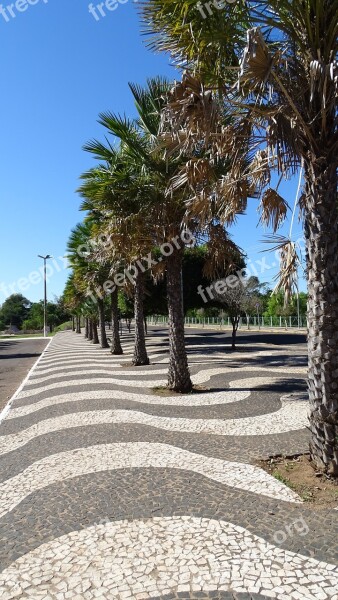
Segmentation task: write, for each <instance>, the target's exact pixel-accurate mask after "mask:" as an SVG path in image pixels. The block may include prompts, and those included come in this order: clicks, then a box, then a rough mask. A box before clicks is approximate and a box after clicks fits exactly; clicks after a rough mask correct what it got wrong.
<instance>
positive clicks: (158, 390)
mask: <svg viewBox="0 0 338 600" xmlns="http://www.w3.org/2000/svg"><path fill="white" fill-rule="evenodd" d="M145 383H146V382H145ZM151 391H152V392H153V394H155V396H166V397H170V396H182V392H174V390H169V389H168V388H167V387H165V386H158V387H154V388H152V390H151ZM210 391H211V389H210V388H206V387H203V385H194V387H193V389H192V391H191V392H189V393H190V394H205V392H210Z"/></svg>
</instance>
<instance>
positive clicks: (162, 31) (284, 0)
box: [143, 0, 338, 476]
mask: <svg viewBox="0 0 338 600" xmlns="http://www.w3.org/2000/svg"><path fill="white" fill-rule="evenodd" d="M197 4H198V3H197V0H196V1H195V0H149V1H148V2H145V4H144V6H143V17H144V21H145V22H146V26H147V30H148V31H151V32H152V33H153V34H155V37H153V38H152V45H153V46H154V47H157V48H160V49H165V50H170V51H172V52H173V54H174V56H175V58H176V59H178V60H182V61H184V62H185V64H186V65H188V66H189V67H190V68H191V69H192V70H193V72H194V74H198V75H199V76H201V77H202V80H203V81H205V83H206V85H207V86H210V87H211V88H212V89H213V90H214V91H216V90H218V91H219V93H220V100H219V101H220V102H221V103H222V105H223V106H227V107H230V109H231V110H232V112H233V115H234V117H235V119H236V124H237V125H236V126H235V127H233V126H232V127H231V126H228V127H227V126H226V127H224V128H221V130H220V129H219V128H218V129H216V131H215V138H214V139H215V141H216V139H218V140H219V148H218V153H220V154H221V155H222V156H229V157H230V158H231V146H232V151H235V152H234V155H235V157H236V161H232V167H233V169H232V172H233V174H234V175H235V174H236V173H238V172H239V170H238V169H239V166H240V167H241V171H242V165H241V164H240V163H241V160H240V156H239V155H238V152H236V148H240V149H241V148H242V147H243V143H245V141H246V143H247V144H248V148H250V149H251V150H252V164H251V168H250V169H248V171H247V173H248V176H249V177H250V176H251V177H252V181H253V182H254V183H256V184H258V185H259V186H260V187H261V192H262V202H261V211H262V216H263V219H264V220H269V219H272V221H273V223H274V229H276V228H277V226H278V225H279V224H280V222H281V220H282V219H283V217H284V216H285V214H286V210H287V207H286V204H285V202H284V200H283V198H281V197H280V195H279V194H278V191H276V190H274V189H271V188H270V174H271V172H272V171H277V172H279V173H280V174H281V175H282V176H284V177H289V176H291V175H293V174H294V173H295V172H296V171H297V170H298V169H299V168H300V165H301V164H303V165H304V180H305V185H304V193H303V195H302V197H301V202H300V206H301V209H302V212H303V217H304V229H305V237H306V244H307V278H308V292H309V294H308V295H309V300H308V323H309V332H308V333H309V335H308V340H309V342H308V348H309V380H308V381H309V384H308V388H309V399H310V407H311V415H310V424H311V433H312V438H311V443H310V452H311V457H312V459H313V461H314V463H315V464H316V466H317V467H318V468H321V469H323V470H324V471H325V472H327V473H328V474H331V475H334V476H338V401H337V390H338V333H337V316H338V270H337V265H336V262H337V254H338V202H337V156H338V152H337V150H338V135H337V105H336V99H337V83H338V74H337V62H336V57H337V51H338V41H337V33H338V18H337V16H338V0H321V1H320V2H319V1H318V0H302V1H300V0H269V1H268V0H265V1H263V0H262V1H257V2H250V1H246V2H244V1H240V0H239V1H238V2H237V3H235V4H229V5H226V4H225V5H224V6H223V8H220V9H219V10H217V9H216V8H215V10H213V14H212V15H210V18H209V17H208V18H206V19H204V18H203V16H201V13H200V11H198V10H197ZM208 5H209V8H210V5H211V3H208ZM179 111H180V108H179V109H178V112H179ZM190 120H191V116H190ZM206 134H208V135H210V128H209V129H207V130H206V129H203V128H201V129H200V130H199V135H200V137H201V138H203V136H205V135H206ZM210 158H211V159H213V158H214V157H212V156H211V157H210ZM228 190H229V187H228V186H227V185H226V186H225V188H224V191H225V192H228ZM218 191H219V196H218V198H219V199H220V200H222V199H223V205H224V210H228V202H227V195H226V194H225V193H222V188H221V186H220V188H219V190H218ZM219 207H220V208H222V205H221V204H220V205H219ZM220 217H222V210H220Z"/></svg>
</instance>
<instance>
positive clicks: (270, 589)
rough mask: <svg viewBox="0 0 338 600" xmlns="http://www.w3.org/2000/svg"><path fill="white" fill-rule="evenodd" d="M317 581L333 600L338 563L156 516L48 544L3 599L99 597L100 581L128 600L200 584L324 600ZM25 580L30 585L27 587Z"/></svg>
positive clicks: (0, 580) (208, 522)
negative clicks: (63, 570) (61, 594)
mask: <svg viewBox="0 0 338 600" xmlns="http://www.w3.org/2000/svg"><path fill="white" fill-rule="evenodd" d="M65 556H67V562H68V564H69V565H70V569H69V570H68V571H67V572H66V573H62V582H61V583H62V584H63V587H61V586H60V583H57V581H58V578H59V576H60V574H61V567H62V564H63V563H64V557H65ZM162 567H165V568H162ZM36 573H39V575H38V576H36ZM51 575H52V577H53V579H51ZM311 575H316V576H317V577H318V579H319V585H320V594H321V596H320V597H321V598H322V599H323V600H331V599H332V589H334V590H338V568H337V567H336V566H335V565H330V564H327V563H324V562H318V561H317V560H315V559H313V558H307V557H306V556H303V555H301V554H296V553H294V552H290V551H287V550H284V549H282V548H280V547H276V546H274V545H272V544H270V543H268V542H266V541H265V540H264V539H262V538H259V537H258V536H256V535H253V534H252V533H251V532H250V531H248V530H246V529H244V528H243V527H239V526H236V525H233V524H231V523H227V522H225V521H216V520H212V519H206V518H194V517H155V518H153V519H146V520H144V521H142V520H136V521H132V522H130V521H125V520H124V521H118V522H110V523H105V524H104V525H103V524H100V525H94V526H91V527H89V528H87V529H84V530H81V531H73V532H71V533H69V534H68V535H64V536H62V537H60V538H58V539H56V540H53V541H51V542H48V543H45V544H43V545H41V546H40V547H38V548H36V549H35V550H33V551H31V552H29V553H27V554H26V555H24V556H22V557H21V558H19V559H18V560H16V561H15V562H14V563H13V564H12V565H11V566H10V567H8V568H7V569H5V571H3V573H2V574H1V575H0V594H1V596H2V597H6V598H7V597H9V598H14V597H15V596H13V595H11V594H12V590H13V583H14V585H16V586H18V588H17V589H22V592H20V594H21V595H20V598H22V599H27V598H29V599H30V600H37V599H38V598H40V594H42V591H43V590H45V591H46V592H47V597H49V593H50V592H49V589H51V588H52V586H53V585H55V586H56V588H57V589H59V590H61V591H64V590H68V592H69V596H68V597H70V598H74V597H76V593H78V592H77V591H76V590H78V589H82V590H88V591H89V592H90V594H89V595H88V598H95V595H94V592H93V581H95V588H96V589H98V590H99V589H101V590H102V589H107V590H109V591H113V592H114V595H113V597H115V598H120V599H122V598H131V599H134V598H136V597H137V596H136V594H138V593H141V592H142V593H143V594H144V593H149V595H150V597H156V596H162V595H164V594H165V593H167V591H168V590H169V592H176V591H179V590H182V591H189V590H190V589H191V588H192V587H193V586H198V587H199V588H200V589H201V590H202V591H204V592H208V591H212V590H217V589H223V590H230V591H236V590H237V591H239V590H242V591H243V592H247V593H255V592H257V590H259V593H260V594H262V595H266V596H268V597H271V598H276V599H277V600H295V599H297V598H299V600H317V598H318V593H317V594H316V592H312V588H311V585H310V584H307V583H303V584H302V583H300V581H301V580H302V581H305V580H304V578H307V579H308V578H309V576H311ZM60 581H61V580H60ZM24 582H25V583H28V584H29V587H26V588H25V589H23V586H22V588H21V585H22V584H23V583H24ZM46 584H47V587H43V586H45V585H46ZM79 586H81V587H80V588H79ZM84 593H86V592H84ZM53 594H54V592H53ZM80 595H81V594H80ZM52 597H54V595H53V596H52ZM65 597H66V596H65ZM86 597H87V596H83V598H86ZM55 598H56V596H55Z"/></svg>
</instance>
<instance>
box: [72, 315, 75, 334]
mask: <svg viewBox="0 0 338 600" xmlns="http://www.w3.org/2000/svg"><path fill="white" fill-rule="evenodd" d="M72 331H75V317H74V315H73V316H72Z"/></svg>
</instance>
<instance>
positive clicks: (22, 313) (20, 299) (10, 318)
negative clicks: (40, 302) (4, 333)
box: [0, 294, 31, 329]
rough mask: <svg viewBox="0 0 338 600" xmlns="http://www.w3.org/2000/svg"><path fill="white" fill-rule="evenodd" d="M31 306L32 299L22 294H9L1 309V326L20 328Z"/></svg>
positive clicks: (2, 327)
mask: <svg viewBox="0 0 338 600" xmlns="http://www.w3.org/2000/svg"><path fill="white" fill-rule="evenodd" d="M30 306H31V303H30V301H29V300H27V298H25V297H24V296H23V295H22V294H12V295H11V296H9V297H8V298H7V300H5V302H4V303H3V305H2V306H1V309H0V328H1V329H4V328H5V327H7V326H9V327H11V326H15V327H17V328H18V329H20V328H21V326H22V323H23V321H24V319H26V317H27V315H28V312H29V309H30Z"/></svg>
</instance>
